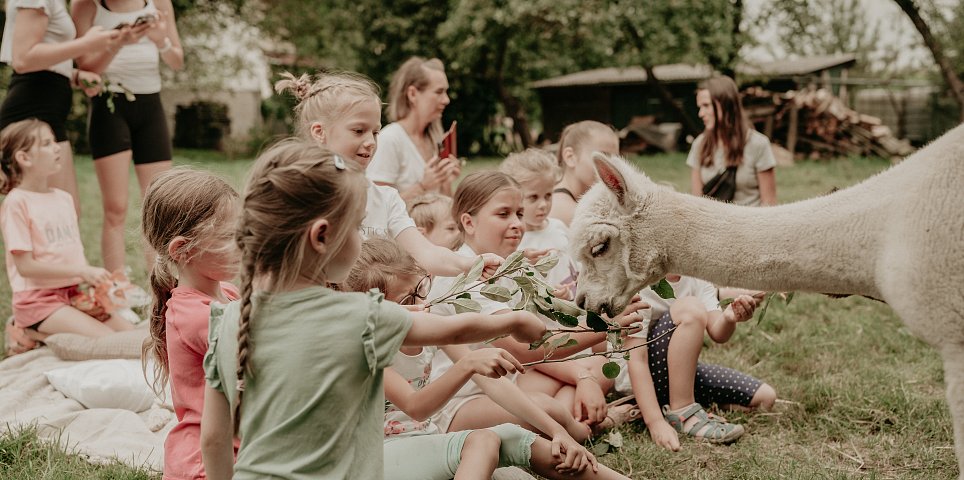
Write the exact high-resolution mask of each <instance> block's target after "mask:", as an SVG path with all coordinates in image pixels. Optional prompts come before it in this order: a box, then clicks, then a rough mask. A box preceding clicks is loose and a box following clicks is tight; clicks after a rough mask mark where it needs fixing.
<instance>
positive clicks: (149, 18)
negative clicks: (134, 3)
mask: <svg viewBox="0 0 964 480" xmlns="http://www.w3.org/2000/svg"><path fill="white" fill-rule="evenodd" d="M155 21H157V17H156V16H154V14H153V13H148V14H146V15H141V16H139V17H137V20H134V26H135V27H139V26H141V25H144V24H145V23H153V22H155Z"/></svg>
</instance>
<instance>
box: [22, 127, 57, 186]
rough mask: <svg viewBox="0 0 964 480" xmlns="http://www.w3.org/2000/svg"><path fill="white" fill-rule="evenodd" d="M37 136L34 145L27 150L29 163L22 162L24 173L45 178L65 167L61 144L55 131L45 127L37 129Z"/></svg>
mask: <svg viewBox="0 0 964 480" xmlns="http://www.w3.org/2000/svg"><path fill="white" fill-rule="evenodd" d="M36 136H37V138H36V140H35V141H34V143H33V146H31V147H30V148H29V149H28V150H27V151H26V153H27V155H26V157H27V158H26V160H27V162H29V163H28V164H27V165H24V164H23V163H21V167H22V169H23V171H24V173H25V174H29V175H37V176H38V177H44V178H46V177H49V176H51V175H55V174H57V173H59V172H60V169H61V168H63V165H62V164H61V162H60V144H58V143H57V140H56V139H55V138H54V134H53V132H51V131H50V129H49V128H47V127H43V128H40V129H39V130H38V131H37V133H36ZM28 172H29V173H28Z"/></svg>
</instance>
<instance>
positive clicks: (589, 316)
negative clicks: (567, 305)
mask: <svg viewBox="0 0 964 480" xmlns="http://www.w3.org/2000/svg"><path fill="white" fill-rule="evenodd" d="M586 325H588V326H589V328H591V329H592V331H594V332H605V331H606V330H609V324H608V323H606V321H605V320H603V318H602V317H600V316H599V314H598V313H596V312H589V311H587V312H586Z"/></svg>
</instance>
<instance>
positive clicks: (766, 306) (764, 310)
mask: <svg viewBox="0 0 964 480" xmlns="http://www.w3.org/2000/svg"><path fill="white" fill-rule="evenodd" d="M774 295H776V294H775V293H771V294H769V295H767V297H766V298H765V299H764V300H763V307H762V308H760V316H759V317H757V318H756V324H757V325H759V324H760V322H762V321H763V317H765V316H766V315H767V309H769V308H770V300H771V299H772V298H773V296H774Z"/></svg>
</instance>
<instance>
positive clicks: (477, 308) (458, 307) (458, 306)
mask: <svg viewBox="0 0 964 480" xmlns="http://www.w3.org/2000/svg"><path fill="white" fill-rule="evenodd" d="M445 303H451V304H452V306H454V307H455V313H479V312H481V311H482V305H480V304H479V302H476V301H475V300H472V299H469V298H456V299H453V300H449V301H447V302H445Z"/></svg>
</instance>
